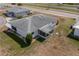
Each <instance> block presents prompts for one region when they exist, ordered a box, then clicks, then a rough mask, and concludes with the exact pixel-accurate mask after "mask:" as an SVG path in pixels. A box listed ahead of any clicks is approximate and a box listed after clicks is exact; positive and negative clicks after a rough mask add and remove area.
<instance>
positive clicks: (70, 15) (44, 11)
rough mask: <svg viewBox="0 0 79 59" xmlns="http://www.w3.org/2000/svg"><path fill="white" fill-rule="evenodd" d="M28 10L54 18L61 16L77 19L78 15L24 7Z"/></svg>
mask: <svg viewBox="0 0 79 59" xmlns="http://www.w3.org/2000/svg"><path fill="white" fill-rule="evenodd" d="M24 8H28V9H30V10H32V11H36V12H40V13H45V14H51V15H56V16H62V17H69V18H77V17H79V15H77V14H71V13H66V12H62V11H57V10H56V11H55V10H45V9H39V8H32V7H28V6H27V7H24Z"/></svg>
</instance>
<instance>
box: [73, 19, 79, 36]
mask: <svg viewBox="0 0 79 59" xmlns="http://www.w3.org/2000/svg"><path fill="white" fill-rule="evenodd" d="M73 28H74V36H77V37H79V20H77V22H76V24H74V25H73Z"/></svg>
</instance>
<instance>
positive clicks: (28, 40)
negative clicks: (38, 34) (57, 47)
mask: <svg viewBox="0 0 79 59" xmlns="http://www.w3.org/2000/svg"><path fill="white" fill-rule="evenodd" d="M26 42H27V44H28V45H30V44H31V42H32V34H27V36H26Z"/></svg>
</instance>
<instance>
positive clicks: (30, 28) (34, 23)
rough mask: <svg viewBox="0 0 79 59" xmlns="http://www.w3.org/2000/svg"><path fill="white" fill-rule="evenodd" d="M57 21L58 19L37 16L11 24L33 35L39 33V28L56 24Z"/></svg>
mask: <svg viewBox="0 0 79 59" xmlns="http://www.w3.org/2000/svg"><path fill="white" fill-rule="evenodd" d="M56 19H57V18H56V17H51V16H47V15H43V14H37V15H33V16H30V17H27V18H23V19H19V20H14V21H11V22H10V24H11V25H12V26H14V27H16V28H19V29H20V30H22V31H24V32H26V33H28V32H30V33H31V32H34V31H37V30H38V29H39V28H41V27H43V26H45V25H47V24H50V23H51V22H52V23H53V24H54V23H55V22H56ZM47 28H48V27H47ZM49 28H51V27H49ZM46 30H47V29H46Z"/></svg>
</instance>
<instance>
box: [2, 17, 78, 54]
mask: <svg viewBox="0 0 79 59" xmlns="http://www.w3.org/2000/svg"><path fill="white" fill-rule="evenodd" d="M58 19H59V25H58V26H57V28H56V30H55V31H54V32H53V35H51V36H50V37H49V38H48V39H46V40H44V41H41V42H40V41H39V40H36V41H35V42H34V43H32V44H31V45H30V46H28V47H24V48H22V47H21V45H20V44H18V43H17V42H16V41H15V40H20V38H18V37H16V36H15V35H10V36H8V35H7V34H6V33H4V32H1V33H0V55H79V41H76V40H74V39H71V38H69V37H67V35H68V34H69V33H70V32H71V31H72V30H71V29H70V28H69V27H70V26H71V25H72V24H73V23H74V22H75V20H73V19H70V18H61V17H59V18H58ZM56 33H58V34H56ZM11 36H12V37H13V38H12V37H11Z"/></svg>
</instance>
